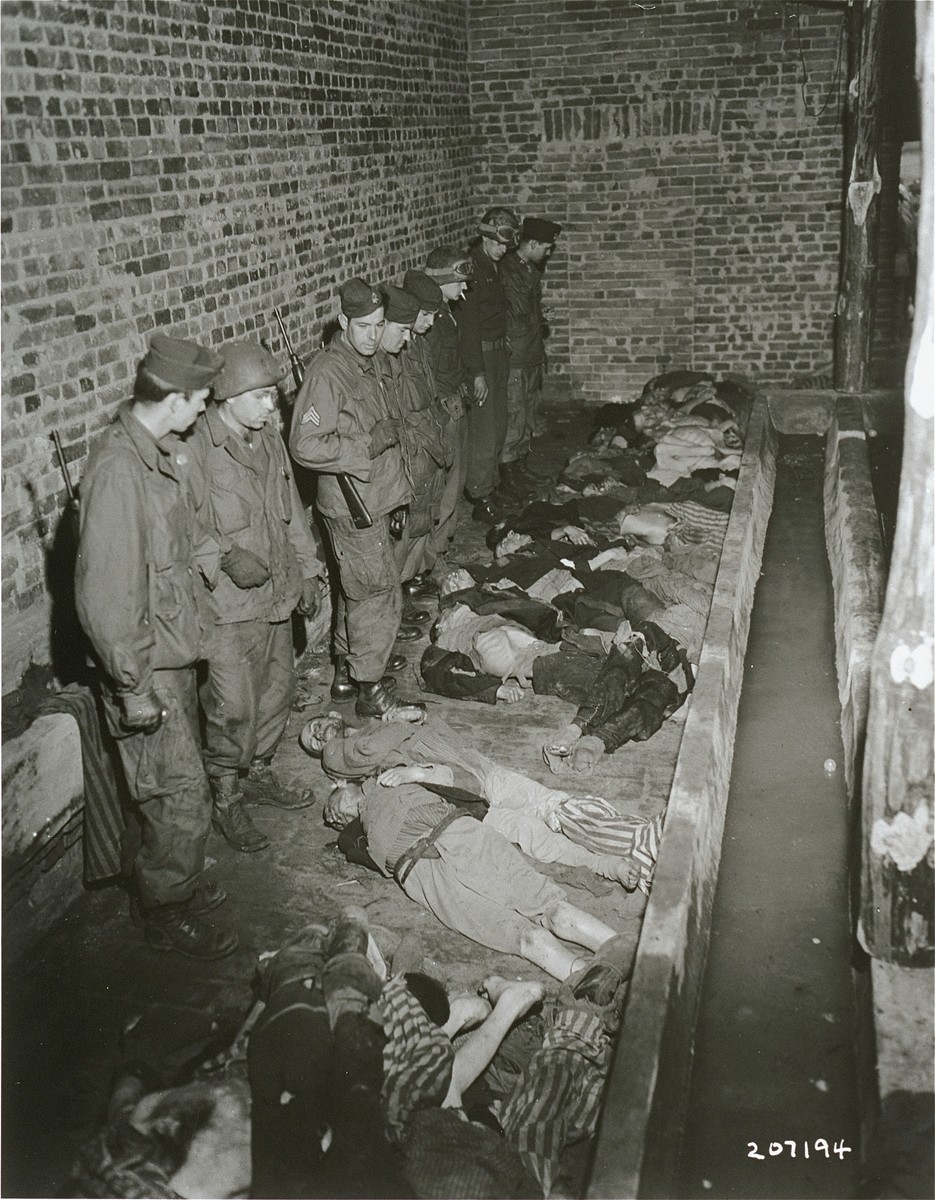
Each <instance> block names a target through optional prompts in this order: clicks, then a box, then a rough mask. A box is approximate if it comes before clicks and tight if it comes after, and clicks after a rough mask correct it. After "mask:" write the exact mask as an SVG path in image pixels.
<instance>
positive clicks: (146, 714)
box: [120, 690, 166, 733]
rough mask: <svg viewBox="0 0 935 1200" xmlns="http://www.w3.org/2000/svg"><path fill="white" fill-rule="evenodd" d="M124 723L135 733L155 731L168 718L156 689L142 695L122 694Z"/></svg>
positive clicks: (126, 727) (125, 726)
mask: <svg viewBox="0 0 935 1200" xmlns="http://www.w3.org/2000/svg"><path fill="white" fill-rule="evenodd" d="M120 703H121V706H122V708H123V721H122V724H123V726H124V728H125V729H131V730H133V732H134V733H155V732H156V730H157V729H158V728H159V726H160V725H161V724H162V723H163V721H164V720H165V719H166V710H165V709H164V708H163V705H162V701H161V700H160V699H159V697H158V696H157V695H156V693H155V692H154V691H151V690H150V691H148V692H146V693H145V694H144V695H142V696H121V698H120Z"/></svg>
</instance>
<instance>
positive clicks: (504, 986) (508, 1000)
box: [482, 975, 545, 1018]
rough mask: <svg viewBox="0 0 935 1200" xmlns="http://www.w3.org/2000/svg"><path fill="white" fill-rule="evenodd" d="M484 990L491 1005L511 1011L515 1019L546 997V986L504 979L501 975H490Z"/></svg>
mask: <svg viewBox="0 0 935 1200" xmlns="http://www.w3.org/2000/svg"><path fill="white" fill-rule="evenodd" d="M482 987H483V990H484V991H485V992H486V993H487V996H488V998H489V1000H490V1001H491V1003H492V1004H493V1005H495V1006H496V1008H498V1009H499V1008H500V1007H501V1005H502V1006H504V1007H506V1008H507V1009H509V1010H510V1011H511V1012H512V1013H513V1016H514V1018H516V1017H521V1016H522V1015H523V1013H527V1012H529V1010H530V1009H531V1008H532V1006H533V1005H534V1004H538V1003H539V1001H540V1000H541V999H542V997H543V996H544V995H545V984H543V983H538V982H536V981H535V980H532V979H504V978H503V977H502V976H501V975H488V976H487V978H486V979H485V980H484V982H483V985H482Z"/></svg>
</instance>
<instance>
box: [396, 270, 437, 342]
mask: <svg viewBox="0 0 935 1200" xmlns="http://www.w3.org/2000/svg"><path fill="white" fill-rule="evenodd" d="M403 290H404V291H406V292H408V293H409V295H410V296H415V298H416V299H417V300H418V301H419V315H418V316H417V317H416V320H415V324H414V325H413V327H412V332H413V333H414V334H420V333H428V331H429V330H430V329H431V328H432V326H433V325H434V324H435V317H436V315H437V314H438V313H439V312H440V311H441V307H442V305H443V304H444V303H445V297H444V296H443V295H442V290H441V288H440V287H439V286H438V284H437V283H436V282H435V280H434V279H431V278H430V277H429V276H428V275H426V274H425V272H424V271H407V272H406V274H405V277H404V278H403Z"/></svg>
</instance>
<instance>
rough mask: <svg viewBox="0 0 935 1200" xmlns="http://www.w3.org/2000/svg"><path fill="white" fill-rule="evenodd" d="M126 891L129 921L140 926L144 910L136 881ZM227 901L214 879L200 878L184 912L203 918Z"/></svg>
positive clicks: (143, 919) (144, 918) (144, 916)
mask: <svg viewBox="0 0 935 1200" xmlns="http://www.w3.org/2000/svg"><path fill="white" fill-rule="evenodd" d="M127 890H128V891H129V893H130V920H131V921H132V922H133V924H134V925H142V924H144V922H145V920H146V908H145V906H144V905H143V904H142V903H141V902H140V895H139V891H138V889H137V886H136V881H135V880H131V881H130V882H129V884H128V888H127ZM226 899H227V892H225V890H224V889H223V888H222V887H221V885H220V884H219V883H218V882H217V881H216V880H214V879H208V878H207V877H206V876H202V878H201V880H200V882H199V883H198V885H197V887H196V888H195V890H194V892H192V894H191V896H189V898H188V900H186V901H185V911H186V912H187V913H188V915H189V916H190V917H204V916H206V915H207V914H208V913H209V912H214V910H215V909H216V908H220V906H221V905H222V904H223V903H224V901H225V900H226Z"/></svg>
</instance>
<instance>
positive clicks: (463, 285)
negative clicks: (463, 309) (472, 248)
mask: <svg viewBox="0 0 935 1200" xmlns="http://www.w3.org/2000/svg"><path fill="white" fill-rule="evenodd" d="M425 274H426V275H428V276H429V278H430V279H434V280H435V282H436V283H437V284H438V286H439V287H440V288H441V290H442V295H443V296H444V298H445V299H446V300H449V301H451V300H460V299H461V298H462V296H463V295H464V293H465V291H466V290H467V285H468V281H469V280H470V278H471V276H472V275H473V274H474V265H473V263H472V262H471V259H470V257H469V256H468V255H466V254H462V253H461V251H460V250H459V249H458V247H457V246H436V247H435V249H434V250H433V251H431V253H430V254H429V256H428V258H427V259H426V260H425Z"/></svg>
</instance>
